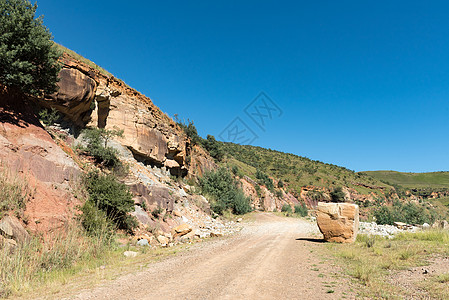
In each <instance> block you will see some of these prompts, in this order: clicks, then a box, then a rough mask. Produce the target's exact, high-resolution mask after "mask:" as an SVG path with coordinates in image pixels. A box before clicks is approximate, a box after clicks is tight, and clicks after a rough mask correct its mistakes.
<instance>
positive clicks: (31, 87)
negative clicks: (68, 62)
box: [0, 0, 61, 96]
mask: <svg viewBox="0 0 449 300" xmlns="http://www.w3.org/2000/svg"><path fill="white" fill-rule="evenodd" d="M36 9H37V5H36V4H34V5H32V4H31V3H30V2H29V1H28V0H0V83H1V84H3V85H5V86H8V87H11V88H15V89H18V90H20V91H21V92H23V93H26V94H30V95H35V96H37V95H41V94H42V93H43V92H44V93H48V94H50V93H53V92H55V91H56V82H57V81H58V73H59V70H60V68H61V66H60V64H59V63H58V59H59V57H60V56H61V53H60V52H59V51H58V50H57V49H56V46H55V44H54V43H53V37H52V35H51V33H50V31H49V30H48V29H47V27H45V26H44V24H43V21H42V20H43V18H42V17H38V18H36V17H35V14H36Z"/></svg>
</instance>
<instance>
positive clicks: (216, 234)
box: [210, 231, 223, 237]
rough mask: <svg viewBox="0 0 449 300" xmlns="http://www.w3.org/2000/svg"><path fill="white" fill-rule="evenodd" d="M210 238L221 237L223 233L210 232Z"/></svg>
mask: <svg viewBox="0 0 449 300" xmlns="http://www.w3.org/2000/svg"><path fill="white" fill-rule="evenodd" d="M210 236H211V237H222V236H223V233H221V232H217V231H215V232H211V233H210Z"/></svg>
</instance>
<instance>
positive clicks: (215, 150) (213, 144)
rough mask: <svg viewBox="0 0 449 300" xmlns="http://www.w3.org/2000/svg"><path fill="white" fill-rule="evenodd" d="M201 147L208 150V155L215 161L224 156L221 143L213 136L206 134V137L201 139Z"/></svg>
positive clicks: (220, 159)
mask: <svg viewBox="0 0 449 300" xmlns="http://www.w3.org/2000/svg"><path fill="white" fill-rule="evenodd" d="M203 147H204V149H206V151H207V152H209V154H210V156H212V157H213V158H215V159H216V160H217V161H222V160H223V158H224V151H223V148H222V146H221V143H220V142H218V141H217V140H216V139H215V137H214V136H212V135H207V139H206V140H203Z"/></svg>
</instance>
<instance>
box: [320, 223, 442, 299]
mask: <svg viewBox="0 0 449 300" xmlns="http://www.w3.org/2000/svg"><path fill="white" fill-rule="evenodd" d="M327 248H328V250H329V251H330V252H331V253H332V254H333V255H334V256H335V257H336V258H337V261H338V262H340V264H341V266H342V267H343V268H344V269H345V271H346V272H347V274H348V275H350V276H351V277H352V278H353V279H354V280H355V281H356V282H358V283H360V284H361V289H360V290H359V296H360V297H368V298H376V299H379V298H380V299H396V298H400V299H401V298H403V297H404V296H405V295H407V291H406V290H404V289H401V288H400V287H399V286H396V285H393V284H392V283H391V279H392V278H394V276H395V274H397V272H400V271H401V270H407V269H409V268H411V267H417V266H424V265H428V264H429V260H430V259H431V258H435V257H444V256H447V255H449V231H441V230H428V231H422V232H418V233H402V234H399V235H397V236H396V237H395V238H394V239H386V238H382V237H369V236H366V235H359V236H358V237H357V241H356V242H355V243H354V244H328V246H327ZM446 277H448V278H446ZM446 279H447V280H448V281H449V275H444V274H437V275H435V276H434V277H433V278H432V277H431V279H430V280H426V281H425V282H417V283H416V284H417V285H418V286H419V287H420V288H422V289H424V290H425V291H426V292H427V293H428V294H429V295H432V297H435V298H436V299H448V298H449V289H448V287H447V282H446ZM444 282H446V283H444Z"/></svg>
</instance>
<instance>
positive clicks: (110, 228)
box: [80, 201, 114, 236]
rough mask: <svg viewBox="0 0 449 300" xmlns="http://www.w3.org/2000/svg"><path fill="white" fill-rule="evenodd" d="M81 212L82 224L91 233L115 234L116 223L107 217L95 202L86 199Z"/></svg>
mask: <svg viewBox="0 0 449 300" xmlns="http://www.w3.org/2000/svg"><path fill="white" fill-rule="evenodd" d="M81 212H82V215H81V216H80V221H81V225H82V226H83V228H84V229H85V230H86V232H87V233H88V234H89V235H92V236H99V235H102V234H104V235H108V236H112V235H113V232H114V225H113V224H112V222H111V221H110V220H109V219H108V218H107V215H106V213H105V212H104V211H102V210H100V209H99V208H98V207H97V206H96V205H95V204H94V203H93V202H91V201H86V202H85V203H84V205H83V206H82V207H81Z"/></svg>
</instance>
